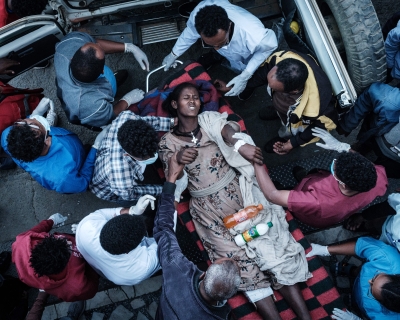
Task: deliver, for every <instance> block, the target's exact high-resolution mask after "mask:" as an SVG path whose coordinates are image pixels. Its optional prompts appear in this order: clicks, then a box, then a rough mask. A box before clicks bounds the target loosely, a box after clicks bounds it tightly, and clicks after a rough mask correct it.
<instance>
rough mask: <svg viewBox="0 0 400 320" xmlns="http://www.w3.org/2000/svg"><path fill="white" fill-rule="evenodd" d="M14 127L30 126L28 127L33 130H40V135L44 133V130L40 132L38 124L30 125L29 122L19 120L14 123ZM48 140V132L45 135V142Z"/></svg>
mask: <svg viewBox="0 0 400 320" xmlns="http://www.w3.org/2000/svg"><path fill="white" fill-rule="evenodd" d="M14 126H28V127H31V128H32V129H35V130H39V132H40V133H41V132H42V130H40V127H39V126H37V125H36V124H32V123H28V122H26V121H23V120H21V119H19V120H17V121H16V122H14ZM46 139H47V131H46V133H45V135H44V140H46Z"/></svg>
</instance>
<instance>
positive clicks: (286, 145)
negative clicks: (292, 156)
mask: <svg viewBox="0 0 400 320" xmlns="http://www.w3.org/2000/svg"><path fill="white" fill-rule="evenodd" d="M273 149H274V152H275V153H277V154H279V155H281V156H282V155H285V154H287V153H289V152H290V150H292V149H293V146H292V143H291V142H290V140H288V141H287V142H280V141H278V142H275V144H274V147H273Z"/></svg>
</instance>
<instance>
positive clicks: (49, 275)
mask: <svg viewBox="0 0 400 320" xmlns="http://www.w3.org/2000/svg"><path fill="white" fill-rule="evenodd" d="M66 219H67V218H66V217H63V216H62V215H60V214H59V213H56V214H53V215H52V216H51V217H50V218H49V219H47V220H43V221H42V222H40V223H39V224H38V225H37V226H35V227H33V228H32V229H31V230H29V231H26V232H24V233H21V234H19V235H18V236H17V239H16V241H15V242H14V243H13V245H12V258H13V262H14V263H15V266H16V268H17V271H18V275H19V278H20V279H21V281H22V282H24V283H25V284H27V285H28V286H31V287H34V288H38V289H41V290H44V291H45V292H46V293H49V294H52V295H55V296H56V297H58V298H59V299H62V300H64V301H70V302H73V301H80V300H87V299H90V298H93V297H94V295H95V294H96V292H97V288H98V284H99V276H98V275H97V273H96V272H95V271H94V270H93V269H92V268H91V267H90V266H89V265H88V264H87V263H86V261H85V260H84V258H83V257H82V255H81V254H80V252H79V250H78V249H77V247H76V244H75V237H74V236H73V235H70V234H64V233H54V234H50V233H49V232H50V230H51V229H52V228H53V227H57V226H60V225H62V224H63V223H64V221H65V220H66Z"/></svg>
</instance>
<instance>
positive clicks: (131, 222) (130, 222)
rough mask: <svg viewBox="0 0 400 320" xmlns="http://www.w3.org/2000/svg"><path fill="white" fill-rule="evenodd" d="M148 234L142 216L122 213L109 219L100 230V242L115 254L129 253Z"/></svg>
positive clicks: (104, 247) (109, 251)
mask: <svg viewBox="0 0 400 320" xmlns="http://www.w3.org/2000/svg"><path fill="white" fill-rule="evenodd" d="M145 235H146V226H145V224H144V221H143V218H142V217H140V216H134V215H133V216H131V215H130V214H121V215H119V216H116V217H114V218H112V219H110V220H108V221H107V223H106V224H105V225H104V226H103V228H102V229H101V231H100V244H101V246H102V248H103V249H104V250H106V251H107V252H108V253H111V254H113V255H118V254H124V253H129V252H131V251H132V250H133V249H135V248H136V247H137V246H138V245H139V243H140V242H141V241H142V239H143V237H144V236H145Z"/></svg>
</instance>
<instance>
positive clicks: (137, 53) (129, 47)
mask: <svg viewBox="0 0 400 320" xmlns="http://www.w3.org/2000/svg"><path fill="white" fill-rule="evenodd" d="M127 52H130V53H132V54H133V56H134V57H135V59H136V60H137V62H139V64H140V66H141V67H142V69H143V70H147V71H149V70H150V64H149V60H148V59H147V56H146V54H145V53H144V52H143V51H142V50H141V49H139V47H137V46H135V45H134V44H133V43H125V53H127Z"/></svg>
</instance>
